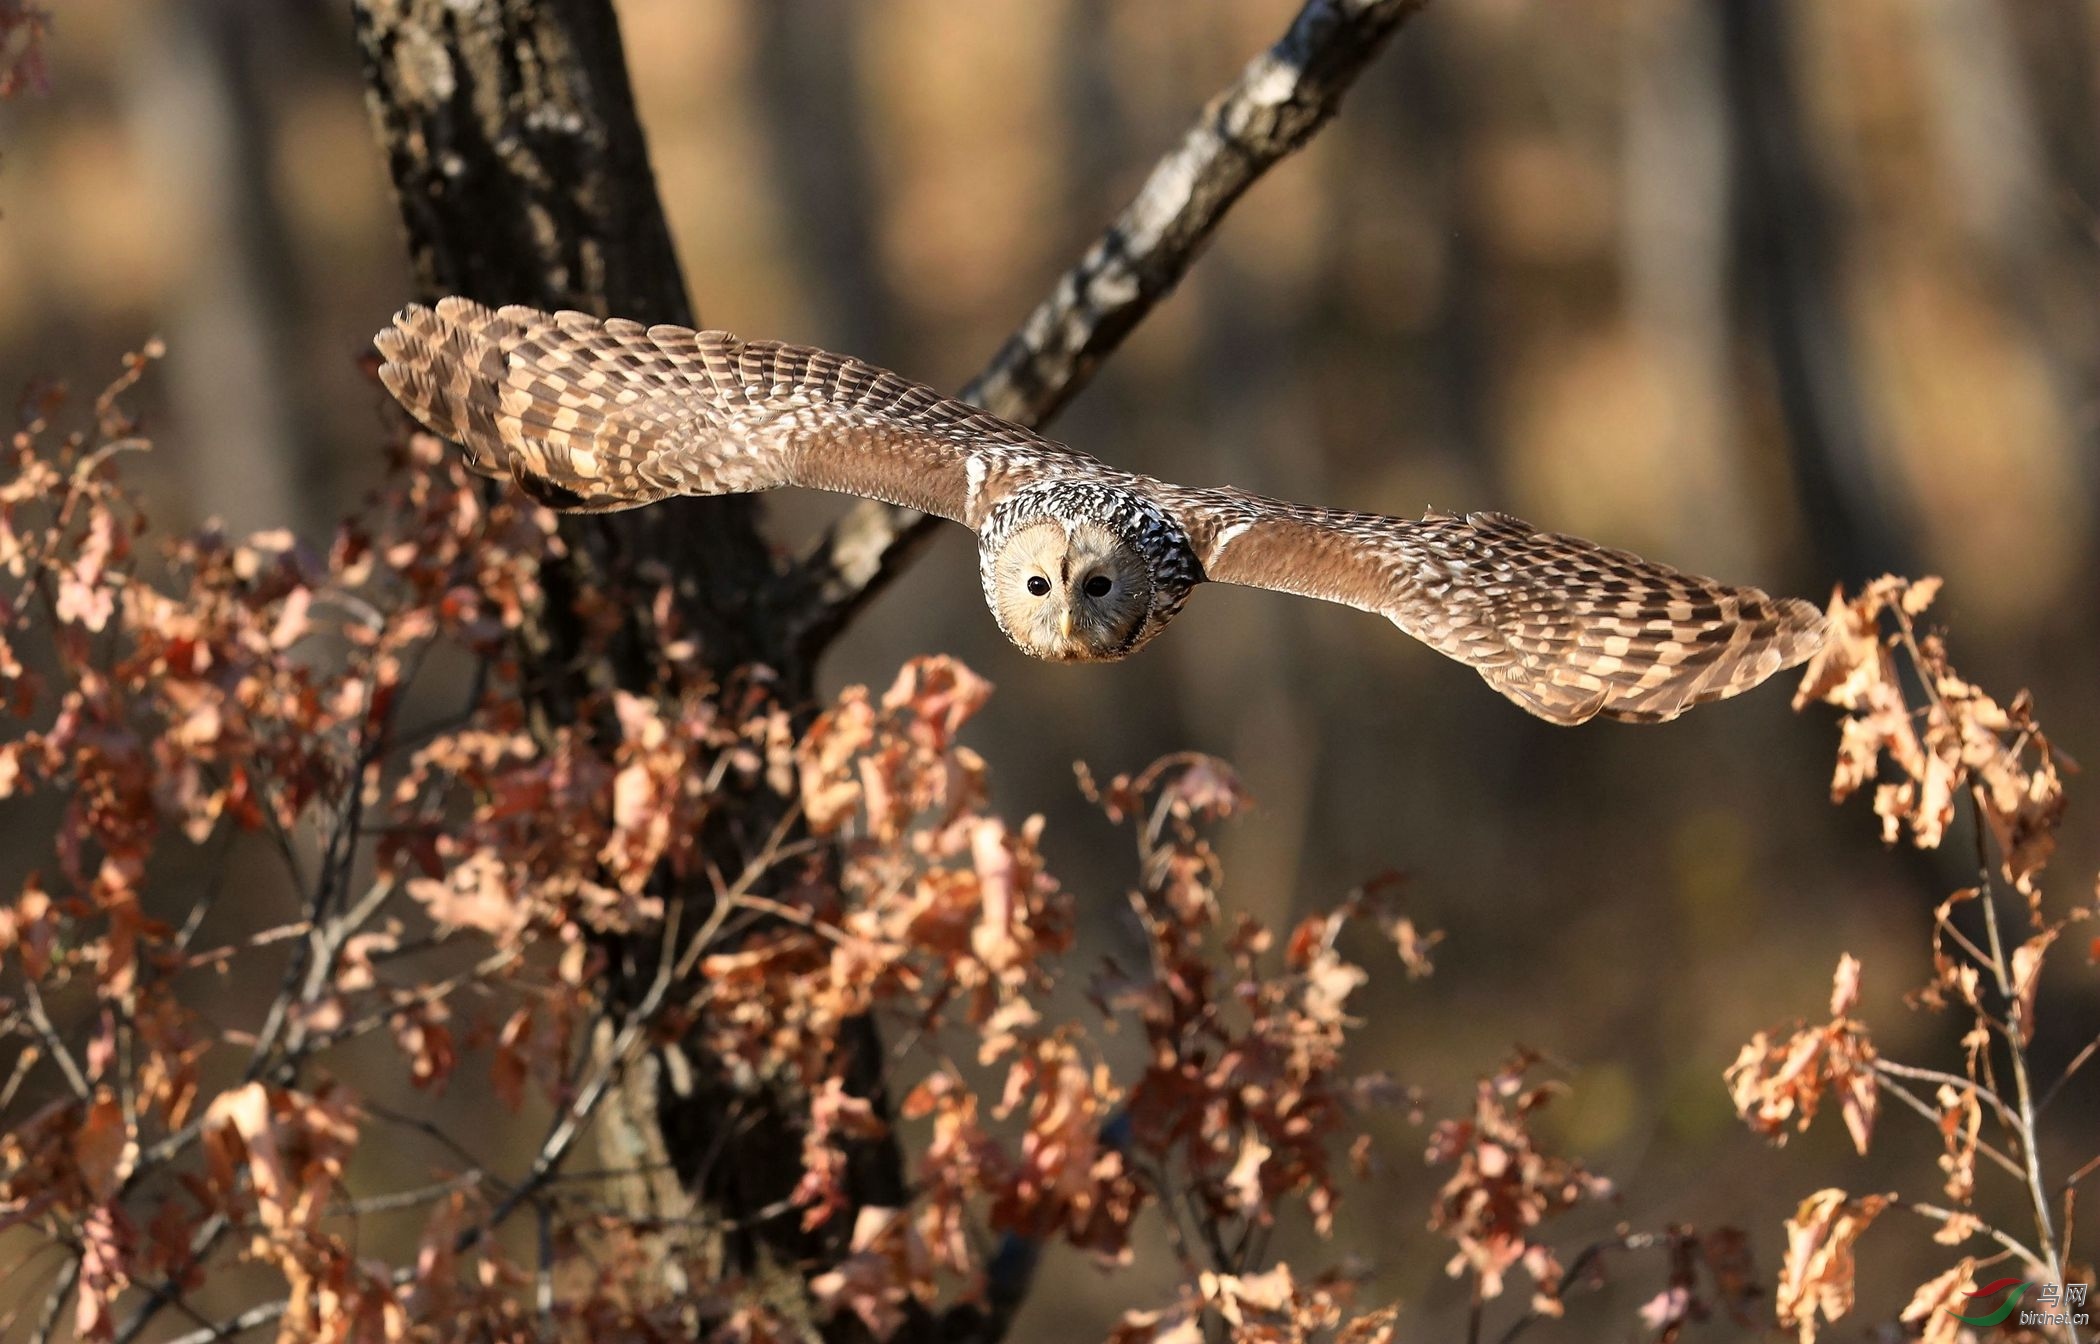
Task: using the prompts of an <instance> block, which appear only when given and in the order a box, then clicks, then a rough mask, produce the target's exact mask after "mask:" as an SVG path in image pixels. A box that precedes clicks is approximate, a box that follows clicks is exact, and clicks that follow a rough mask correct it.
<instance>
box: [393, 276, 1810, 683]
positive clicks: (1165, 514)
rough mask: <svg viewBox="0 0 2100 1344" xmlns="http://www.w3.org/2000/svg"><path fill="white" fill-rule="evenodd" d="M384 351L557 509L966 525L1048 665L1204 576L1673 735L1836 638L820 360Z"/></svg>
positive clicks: (1571, 554)
mask: <svg viewBox="0 0 2100 1344" xmlns="http://www.w3.org/2000/svg"><path fill="white" fill-rule="evenodd" d="M374 339H375V343H376V344H377V346H378V348H379V353H380V355H381V356H382V357H383V359H384V361H385V362H384V363H382V364H381V365H380V369H379V376H380V380H381V381H382V382H384V383H385V384H386V386H387V388H388V389H389V390H390V391H392V392H393V394H394V395H395V397H397V398H398V399H399V400H400V401H401V404H402V405H404V406H406V407H407V408H408V409H409V411H410V412H411V413H413V414H414V415H415V417H416V418H417V419H418V420H421V421H422V422H423V423H424V424H425V425H428V426H429V427H430V429H431V430H432V431H434V432H435V433H437V434H440V435H442V436H444V437H445V438H448V439H451V440H453V441H455V442H457V443H458V444H459V445H460V446H461V447H462V448H463V449H464V450H465V451H466V456H467V461H468V463H469V464H470V465H471V466H473V467H474V469H475V470H477V471H481V472H484V473H486V474H488V475H492V476H502V477H508V478H510V479H512V480H515V481H516V482H517V483H518V484H519V486H520V487H521V488H523V489H524V490H525V491H526V492H527V493H528V494H530V495H531V496H532V497H533V498H535V499H538V500H540V501H542V502H544V503H546V504H548V505H550V506H552V507H554V508H559V509H572V510H584V511H594V512H596V511H606V510H612V509H628V508H635V507H637V506H640V505H643V504H648V503H650V502H652V501H655V500H659V499H663V498H665V497H666V496H669V495H681V494H683V495H718V494H734V493H741V492H745V491H753V490H769V489H772V488H774V487H776V486H784V485H795V486H805V487H808V488H811V489H817V490H833V491H839V492H842V493H845V494H850V495H861V496H866V497H869V498H873V499H881V500H887V501H889V502H890V503H892V504H901V505H904V506H906V507H909V508H914V509H919V510H921V511H923V512H926V513H934V514H939V515H941V516H942V517H945V518H951V519H954V520H955V521H956V522H959V523H962V524H963V525H964V526H966V527H968V528H970V529H971V530H972V531H973V532H975V533H976V534H977V538H978V573H979V576H980V578H981V580H982V582H983V584H984V594H985V601H986V603H987V604H988V605H989V606H990V607H991V609H992V614H993V616H994V617H995V618H996V619H997V620H998V622H999V628H1000V629H1001V630H1003V631H1005V633H1006V635H1007V637H1008V638H1009V639H1011V640H1012V641H1013V642H1014V643H1015V644H1016V645H1017V646H1019V647H1020V648H1021V649H1022V651H1023V652H1026V653H1030V654H1033V655H1035V656H1036V657H1039V658H1050V659H1055V660H1059V661H1066V662H1105V661H1109V660H1112V659H1116V658H1121V657H1124V656H1125V655H1127V654H1129V653H1132V652H1134V651H1136V650H1137V649H1139V648H1142V647H1143V646H1144V645H1145V644H1146V643H1147V642H1148V641H1150V640H1151V639H1152V638H1153V637H1154V636H1155V635H1157V634H1158V633H1159V632H1160V631H1161V630H1162V629H1164V628H1165V626H1166V624H1167V622H1168V621H1170V620H1172V619H1173V617H1174V615H1175V614H1176V613H1177V612H1179V611H1180V610H1181V606H1182V603H1183V602H1185V601H1186V600H1187V599H1188V595H1189V592H1190V591H1191V590H1192V589H1193V588H1194V587H1195V585H1196V584H1198V583H1200V582H1202V581H1204V580H1206V579H1209V580H1213V581H1216V582H1220V583H1238V584H1247V585H1250V586H1253V587H1257V588H1273V589H1277V590H1279V591H1282V592H1287V593H1297V594H1300V595H1302V596H1305V597H1317V598H1322V599H1325V600H1327V601H1330V602H1341V603H1346V604H1347V605H1349V606H1352V607H1357V608H1360V609H1362V610H1365V611H1372V612H1377V613H1378V614H1380V615H1382V616H1385V617H1387V618H1388V619H1390V620H1391V621H1392V622H1393V623H1394V624H1395V625H1397V626H1399V627H1400V628H1401V629H1402V630H1404V631H1406V632H1407V633H1408V634H1410V635H1413V636H1414V637H1415V638H1417V639H1420V640H1422V641H1423V642H1424V643H1426V644H1428V645H1429V646H1430V647H1431V648H1434V649H1435V650H1437V651H1438V652H1439V653H1442V654H1445V655H1447V656H1449V657H1451V658H1455V659H1457V660H1458V661H1460V662H1462V663H1465V664H1466V665H1468V666H1470V667H1472V668H1474V669H1475V670H1476V671H1478V672H1479V673H1480V675H1481V676H1482V677H1483V678H1484V679H1485V680H1486V681H1487V683H1488V684H1489V685H1490V686H1493V687H1494V688H1495V689H1496V690H1498V691H1500V692H1502V693H1503V694H1504V695H1506V696H1508V697H1509V698H1510V699H1511V700H1514V701H1515V702H1516V703H1517V704H1519V705H1521V706H1523V707H1524V708H1525V709H1526V710H1529V711H1530V712H1531V713H1533V714H1536V715H1538V716H1539V717H1540V718H1543V719H1547V720H1549V721H1551V722H1553V723H1561V724H1575V723H1582V722H1584V721H1586V720H1588V719H1591V718H1594V717H1596V716H1598V715H1602V716H1604V717H1606V718H1612V719H1622V720H1627V721H1631V722H1636V723H1660V722H1662V721H1664V720H1666V719H1673V718H1675V717H1677V716H1678V715H1679V714H1682V713H1683V712H1684V711H1685V710H1687V709H1689V708H1691V707H1692V706H1693V705H1697V704H1703V703H1705V702H1706V701H1709V700H1720V699H1725V698H1726V697H1728V696H1731V695H1735V694H1737V693H1738V692H1740V691H1745V690H1748V689H1749V688H1750V687H1752V686H1755V685H1757V684H1758V683H1759V682H1761V681H1763V680H1764V679H1765V678H1767V677H1769V676H1771V675H1772V674H1773V673H1775V672H1778V671H1780V670H1781V669H1783V668H1787V667H1791V666H1793V665H1795V664H1796V663H1799V662H1802V661H1804V660H1805V659H1807V658H1808V657H1809V655H1811V654H1812V653H1814V652H1815V651H1816V649H1817V648H1818V647H1819V646H1820V645H1821V643H1822V639H1823V618H1822V614H1821V613H1820V612H1819V611H1818V610H1817V609H1816V607H1815V606H1814V605H1813V604H1812V603H1809V602H1806V601H1803V600H1801V599H1799V598H1775V597H1771V596H1768V595H1767V594H1765V593H1763V592H1761V591H1760V590H1758V589H1756V588H1744V587H1735V586H1731V585H1728V584H1722V583H1716V582H1714V581H1713V580H1711V579H1703V578H1699V577H1697V576H1695V575H1691V574H1685V573H1681V572H1680V571H1678V570H1674V569H1671V568H1669V567H1668V566H1666V565H1658V564H1655V563H1653V562H1651V561H1647V560H1643V559H1641V558H1640V557H1639V556H1636V555H1631V554H1628V553H1627V552H1625V551H1619V550H1613V549H1611V548H1609V547H1605V546H1599V545H1596V544H1594V543H1592V542H1587V541H1583V540H1581V539H1579V538H1576V537H1564V536H1558V535H1555V534H1553V533H1548V532H1540V531H1538V530H1536V529H1535V528H1533V527H1531V526H1530V525H1529V524H1527V523H1523V522H1520V521H1518V520H1517V519H1515V518H1510V517H1507V516H1505V515H1502V514H1496V513H1475V514H1468V515H1465V516H1463V517H1461V516H1458V515H1455V514H1445V513H1428V514H1424V515H1423V516H1422V517H1420V518H1414V519H1404V518H1389V517H1384V516H1382V515H1378V514H1368V513H1347V512H1342V511H1340V510H1335V509H1321V508H1310V507H1307V506H1304V505H1299V504H1288V503H1284V502H1282V501H1280V500H1273V499H1265V498H1263V497H1262V496H1260V495H1253V494H1248V493H1246V492H1245V491H1241V490H1234V489H1229V488H1218V489H1201V488H1191V487H1188V486H1179V485H1172V484H1169V483H1167V482H1165V481H1158V480H1154V479H1152V478H1151V477H1147V476H1139V475H1135V474H1132V473H1130V472H1123V471H1117V470H1116V469H1114V468H1113V467H1109V466H1107V465H1105V464H1103V463H1102V462H1100V461H1097V460H1096V459H1094V458H1092V457H1089V456H1087V455H1086V454H1084V453H1080V452H1077V451H1074V450H1073V449H1071V448H1068V447H1066V446H1065V445H1063V444H1061V443H1056V442H1053V441H1051V440H1049V439H1046V438H1043V437H1042V436H1041V435H1039V434H1036V433H1034V432H1033V431H1031V430H1027V429H1024V428H1022V427H1021V426H1019V425H1016V424H1013V423H1011V422H1010V421H1006V420H1001V419H1000V418H998V417H997V416H994V415H991V414H989V413H987V412H984V411H981V410H978V409H976V408H975V407H972V406H968V405H965V404H964V403H962V402H959V401H955V400H953V399H951V398H948V397H944V396H942V395H940V394H939V393H937V392H935V391H933V390H931V389H930V388H926V387H923V386H920V385H919V384H917V383H913V382H910V381H908V380H906V379H904V378H901V377H899V376H898V375H896V374H894V373H891V372H889V371H888V370H886V369H880V368H876V367H875V366H874V365H871V364H864V363H862V362H861V361H859V360H857V359H849V358H847V357H845V356H842V355H834V354H830V353H828V352H826V351H823V350H813V349H809V348H807V347H804V346H794V345H780V344H775V343H772V342H766V341H743V340H739V339H738V338H736V337H735V336H732V335H730V334H728V333H727V332H721V331H690V330H687V329H686V328H684V327H673V326H654V327H647V326H643V325H642V324H640V323H638V322H628V321H622V320H618V319H614V320H611V321H605V320H600V319H598V318H594V317H591V316H589V315H587V314H584V313H574V312H563V313H545V312H540V311H538V310H535V309H531V308H519V307H511V308H500V309H490V308H486V307H483V306H482V305H480V304H477V303H473V302H470V301H468V300H466V299H459V298H451V299H444V300H441V301H439V302H438V304H437V305H436V306H435V307H430V308H425V307H421V306H415V307H410V308H406V309H404V310H402V312H401V313H400V314H399V315H397V316H396V317H395V318H394V321H393V324H392V325H391V326H389V327H387V328H386V329H385V330H383V331H381V332H380V333H379V335H378V336H377V337H376V338H374Z"/></svg>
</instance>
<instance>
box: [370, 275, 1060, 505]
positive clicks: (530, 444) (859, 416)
mask: <svg viewBox="0 0 2100 1344" xmlns="http://www.w3.org/2000/svg"><path fill="white" fill-rule="evenodd" d="M374 342H375V344H376V345H377V346H378V348H379V352H380V354H381V356H382V357H383V359H384V361H385V362H384V363H382V364H381V366H380V370H379V375H380V379H381V381H383V382H384V383H385V384H386V386H387V388H388V389H389V390H390V391H392V392H393V393H394V395H395V396H396V397H397V398H398V399H399V400H400V401H401V403H402V404H403V405H404V406H406V407H407V408H408V409H409V410H410V411H411V412H412V413H413V414H414V415H415V416H416V418H417V419H419V420H421V421H422V422H423V423H424V424H425V425H427V426H429V427H430V429H431V430H433V431H434V432H436V433H438V434H440V435H443V436H444V437H446V438H448V439H451V440H453V441H455V442H457V443H459V444H460V445H461V446H462V448H464V449H465V451H466V456H467V461H468V463H469V465H471V466H473V467H474V468H475V469H476V470H477V471H481V472H483V473H485V474H488V475H493V476H508V477H511V478H513V479H515V480H516V481H517V482H518V483H519V484H520V485H521V486H522V487H523V488H525V489H526V490H527V491H528V492H529V493H531V494H532V495H533V496H534V497H535V498H537V499H539V500H541V501H542V502H544V503H547V504H549V505H551V506H553V507H556V508H563V509H571V510H577V511H585V512H603V511H610V510H614V509H627V508H635V507H638V506H640V505H643V504H647V503H650V502H652V501H655V500H658V499H662V498H664V497H666V496H668V495H676V494H692V495H709V494H730V493H741V492H745V491H753V490H765V489H770V488H773V487H775V486H781V485H798V486H806V487H809V488H812V489H819V490H832V491H837V492H840V493H844V494H850V495H860V496H865V497H868V498H873V499H881V500H886V501H888V502H890V503H892V504H899V505H903V506H905V507H907V508H914V509H919V510H921V511H923V512H927V513H935V514H939V515H941V516H943V517H946V518H952V519H955V520H957V521H959V522H963V523H966V524H968V525H970V526H973V527H974V526H975V525H976V524H977V522H978V521H979V520H981V519H982V517H983V514H984V512H985V511H986V510H987V509H988V508H989V507H990V505H991V504H992V503H995V502H996V501H997V500H998V499H999V498H1000V497H1002V496H1003V495H1004V494H1006V493H1007V492H1008V491H1010V490H1012V489H1014V488H1016V487H1017V486H1019V485H1023V484H1026V483H1027V482H1028V481H1029V480H1032V479H1034V478H1035V477H1036V476H1037V475H1039V474H1040V473H1041V472H1042V470H1043V469H1044V468H1045V467H1046V466H1049V465H1053V464H1056V465H1064V466H1070V467H1085V468H1088V469H1096V470H1098V469H1099V466H1098V464H1097V463H1095V462H1094V460H1093V459H1092V458H1089V457H1086V456H1085V455H1084V454H1081V453H1077V452H1074V451H1073V450H1072V449H1070V448H1067V447H1065V446H1064V445H1063V444H1059V443H1055V442H1053V441H1051V440H1049V439H1045V438H1043V437H1042V436H1040V435H1038V434H1035V433H1033V432H1032V431H1030V430H1027V429H1024V428H1022V427H1021V426H1019V425H1016V424H1013V423H1012V422H1010V421H1007V420H1002V419H1000V418H999V417H997V416H994V415H992V414H990V413H988V412H986V411H982V410H979V409H977V408H976V407H973V406H970V405H967V404H966V403H963V402H960V401H956V400H954V399H952V398H949V397H944V396H942V395H941V394H940V393H938V392H935V391H934V390H932V389H931V388H928V387H924V386H922V385H920V384H918V383H914V382H911V381H910V380H909V379H906V378H902V377H900V376H898V375H897V374H894V373H891V372H889V371H888V370H886V369H881V368H877V367H876V366H874V365H872V364H867V363H864V362H862V361H860V360H857V359H850V358H847V357H846V356H843V355H835V354H832V353H830V352H829V351H824V350H816V349H811V348H809V347H806V346H795V345H783V344H779V343H776V342H769V341H744V340H740V339H738V338H737V337H735V336H733V335H730V334H729V333H728V332H722V331H692V330H689V329H687V328H684V327H675V326H663V325H660V326H643V325H642V324H641V323H638V322H630V321H625V320H621V319H611V320H601V319H599V318H595V317H592V316H590V315H588V314H585V313H577V312H560V313H545V312H540V311H538V310H536V309H532V308H522V307H508V308H500V309H490V308H487V307H484V306H482V305H481V304H477V303H473V302H471V301H469V300H466V299H460V298H448V299H443V300H440V301H439V302H438V303H437V305H436V306H435V307H431V308H425V307H420V306H412V307H409V308H406V309H404V310H402V312H401V313H399V314H398V315H397V316H396V317H395V319H394V321H393V324H392V325H391V326H389V327H387V328H386V329H385V330H383V331H381V332H380V333H379V334H378V336H377V337H375V338H374Z"/></svg>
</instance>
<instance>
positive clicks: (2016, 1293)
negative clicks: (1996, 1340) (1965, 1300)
mask: <svg viewBox="0 0 2100 1344" xmlns="http://www.w3.org/2000/svg"><path fill="white" fill-rule="evenodd" d="M2033 1286H2034V1285H2033V1284H2030V1283H2023V1282H2021V1281H2020V1280H2019V1279H1998V1280H1996V1281H1995V1282H1992V1283H1986V1284H1985V1285H1983V1287H1981V1288H1978V1289H1977V1290H1976V1291H1975V1292H1973V1293H1965V1294H1963V1296H1965V1297H1971V1298H1979V1297H1990V1296H1992V1295H1994V1294H1996V1293H2001V1292H2005V1290H2006V1289H2007V1288H2011V1289H2012V1291H2011V1292H2009V1293H2006V1294H2005V1301H2003V1302H2001V1303H1999V1304H1998V1309H1997V1310H1996V1311H1994V1312H1992V1313H1991V1314H1990V1315H1988V1316H1964V1315H1962V1314H1961V1313H1959V1312H1957V1311H1955V1310H1954V1308H1952V1307H1949V1308H1947V1314H1948V1315H1949V1316H1952V1317H1953V1318H1954V1319H1955V1320H1957V1321H1960V1322H1962V1323H1963V1324H1964V1325H1986V1326H1988V1325H1996V1324H1998V1323H1999V1322H2000V1321H2003V1320H2004V1319H2005V1318H2006V1317H2008V1316H2010V1315H2012V1314H2013V1309H2014V1308H2015V1307H2018V1306H2019V1305H2020V1298H2021V1297H2023V1296H2024V1295H2025V1294H2026V1292H2027V1290H2028V1289H2029V1288H2031V1287H2033Z"/></svg>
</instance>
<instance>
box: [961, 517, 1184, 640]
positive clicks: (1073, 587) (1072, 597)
mask: <svg viewBox="0 0 2100 1344" xmlns="http://www.w3.org/2000/svg"><path fill="white" fill-rule="evenodd" d="M993 584H994V597H995V599H996V603H995V605H996V606H997V609H998V610H997V615H998V617H999V625H1000V628H1001V629H1003V630H1005V631H1006V634H1007V637H1008V638H1009V639H1011V640H1013V642H1014V643H1015V644H1017V645H1019V646H1020V647H1021V650H1022V651H1023V652H1025V653H1031V654H1034V655H1035V656H1036V657H1038V658H1048V659H1051V660H1053V661H1056V662H1103V661H1106V660H1109V659H1114V658H1120V657H1122V656H1123V654H1124V653H1126V652H1127V651H1128V650H1129V648H1130V643H1131V640H1132V639H1133V638H1134V637H1135V636H1136V635H1137V632H1138V628H1139V627H1140V626H1141V625H1143V624H1144V620H1145V615H1146V613H1147V612H1148V611H1149V610H1150V609H1151V606H1152V580H1151V576H1150V573H1149V572H1148V571H1147V570H1146V568H1145V564H1144V560H1143V558H1142V557H1141V556H1139V555H1138V553H1137V552H1136V550H1134V549H1133V548H1132V547H1131V546H1130V545H1129V544H1128V543H1127V542H1125V541H1124V540H1123V539H1122V538H1121V537H1119V536H1117V535H1116V534H1115V533H1114V532H1112V531H1110V530H1109V529H1108V528H1106V527H1103V526H1102V525H1100V524H1099V523H1093V522H1075V523H1071V524H1066V523H1065V522H1062V521H1060V520H1057V519H1050V518H1046V519H1043V520H1042V521H1040V522H1035V523H1030V524H1029V525H1028V526H1026V527H1023V528H1021V529H1019V530H1017V531H1016V532H1015V533H1014V534H1013V535H1012V536H1011V537H1009V538H1007V541H1006V545H1005V547H1004V548H1003V549H1002V550H1001V551H1000V552H999V554H998V555H997V557H995V559H994V561H993Z"/></svg>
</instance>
